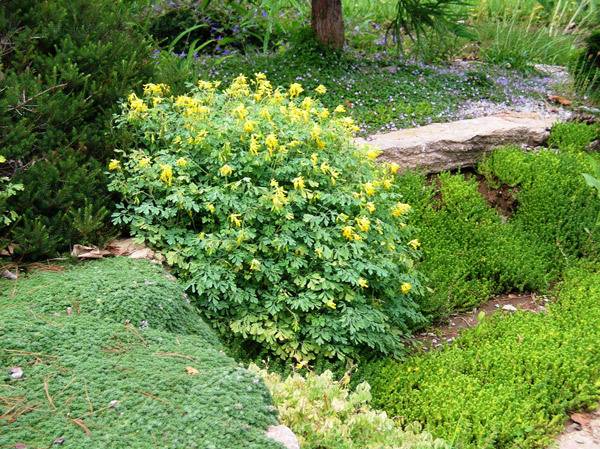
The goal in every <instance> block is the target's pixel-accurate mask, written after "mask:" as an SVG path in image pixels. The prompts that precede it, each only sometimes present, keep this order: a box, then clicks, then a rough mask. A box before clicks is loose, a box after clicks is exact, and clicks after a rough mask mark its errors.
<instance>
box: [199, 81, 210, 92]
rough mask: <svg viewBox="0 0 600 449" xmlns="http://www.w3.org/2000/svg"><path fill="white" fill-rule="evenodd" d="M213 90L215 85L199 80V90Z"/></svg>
mask: <svg viewBox="0 0 600 449" xmlns="http://www.w3.org/2000/svg"><path fill="white" fill-rule="evenodd" d="M212 88H213V84H212V83H211V82H210V81H204V80H199V81H198V89H204V90H210V89H212Z"/></svg>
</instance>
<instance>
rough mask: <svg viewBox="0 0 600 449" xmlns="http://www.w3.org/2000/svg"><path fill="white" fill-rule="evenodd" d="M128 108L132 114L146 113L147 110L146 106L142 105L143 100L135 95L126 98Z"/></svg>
mask: <svg viewBox="0 0 600 449" xmlns="http://www.w3.org/2000/svg"><path fill="white" fill-rule="evenodd" d="M128 100H129V107H130V108H131V110H132V111H133V112H140V113H141V112H146V111H147V110H148V105H146V103H144V100H142V99H141V98H138V96H137V95H136V94H130V95H129V97H128Z"/></svg>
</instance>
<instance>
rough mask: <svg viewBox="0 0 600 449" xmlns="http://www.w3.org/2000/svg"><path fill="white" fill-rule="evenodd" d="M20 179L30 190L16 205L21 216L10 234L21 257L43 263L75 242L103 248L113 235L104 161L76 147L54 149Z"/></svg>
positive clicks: (20, 175)
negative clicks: (109, 220)
mask: <svg viewBox="0 0 600 449" xmlns="http://www.w3.org/2000/svg"><path fill="white" fill-rule="evenodd" d="M14 179H15V181H18V182H20V183H21V184H22V185H24V186H26V187H27V188H26V189H25V190H24V191H23V192H21V194H20V195H18V196H15V197H14V198H13V202H12V205H13V207H14V208H15V209H17V210H19V211H20V215H21V220H20V221H19V222H17V224H16V226H14V227H13V228H12V230H11V233H10V237H11V239H12V241H13V242H14V243H15V254H17V255H18V256H20V257H23V258H27V259H39V258H42V257H44V256H48V255H55V254H56V253H57V252H58V251H59V250H61V249H65V248H68V247H69V245H71V244H73V243H80V244H94V243H100V244H102V243H104V242H105V241H106V240H108V239H109V238H110V237H111V235H112V232H111V231H110V229H109V227H108V223H107V221H108V218H109V215H110V212H109V208H110V207H111V201H110V198H109V195H108V192H107V189H106V176H105V174H104V172H103V169H102V165H101V164H100V163H99V162H98V161H96V160H94V159H91V158H89V157H87V156H84V155H81V154H80V153H78V152H76V151H74V150H72V149H64V150H63V151H51V152H50V151H49V152H48V153H47V154H46V155H45V158H44V160H41V161H38V162H36V163H35V164H33V165H32V166H31V167H30V168H28V169H27V170H25V171H23V172H20V173H18V174H17V175H16V176H15V177H14ZM40 233H42V234H44V235H47V237H44V238H39V235H40Z"/></svg>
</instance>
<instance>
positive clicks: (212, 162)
mask: <svg viewBox="0 0 600 449" xmlns="http://www.w3.org/2000/svg"><path fill="white" fill-rule="evenodd" d="M169 92H170V90H169V88H168V86H164V85H154V84H148V85H146V86H145V87H144V95H143V97H142V98H140V97H138V96H136V95H135V94H131V95H130V96H129V98H128V101H127V102H125V104H124V106H123V114H122V116H121V118H120V122H119V126H127V127H129V128H130V129H131V131H132V134H133V135H134V136H136V137H134V140H135V141H134V143H133V145H132V148H130V149H128V150H126V151H124V152H123V155H122V157H121V158H120V159H115V160H112V161H111V162H110V163H109V166H108V168H109V172H110V174H111V176H112V182H111V188H112V190H114V191H117V192H119V193H120V194H121V196H122V198H123V203H122V204H120V205H119V206H118V207H119V212H118V213H116V214H115V222H117V223H128V224H130V226H131V231H132V232H133V234H134V235H136V236H138V237H140V238H142V239H144V240H146V241H148V242H149V243H150V244H152V245H154V246H155V247H156V248H157V249H158V250H160V251H162V252H163V253H164V255H165V256H166V258H167V261H168V262H169V263H170V264H171V265H173V267H174V268H175V269H176V270H178V272H179V274H180V275H181V276H182V277H184V278H186V279H187V281H188V283H189V285H190V289H191V290H192V291H193V292H195V293H196V294H197V296H198V305H199V306H200V307H201V308H202V310H203V311H204V313H205V314H206V315H207V316H208V317H209V318H211V319H213V321H214V324H215V325H216V326H217V327H218V328H219V329H220V330H221V331H222V333H223V335H225V336H228V337H230V338H239V339H245V340H248V341H252V342H254V343H255V344H258V345H260V346H261V347H262V348H266V349H267V350H269V351H271V352H272V353H275V354H277V355H279V356H281V357H284V358H287V357H293V358H295V359H297V360H299V361H305V360H310V359H312V358H315V357H316V356H326V357H344V356H347V355H352V354H355V353H356V352H357V351H359V350H363V349H367V348H368V349H369V350H374V351H378V352H382V353H390V352H394V351H396V350H398V349H399V348H400V342H401V337H402V336H403V335H404V334H405V333H406V332H408V330H409V329H410V328H411V327H412V326H413V325H415V323H418V322H420V320H422V317H421V315H420V314H419V312H418V311H417V306H416V303H415V300H414V299H415V297H416V296H418V295H419V294H420V293H421V287H420V283H419V276H418V274H417V273H416V272H415V271H414V269H413V262H412V261H413V259H414V257H415V256H417V255H418V250H419V245H418V243H415V242H416V241H415V240H412V241H411V230H410V226H407V219H408V217H409V216H410V206H408V205H406V204H404V203H403V202H402V196H401V194H400V193H399V192H398V189H397V188H396V187H395V183H394V180H395V173H396V172H397V170H398V167H397V166H396V165H393V164H386V165H379V164H377V163H375V162H374V159H375V158H376V157H377V156H378V154H379V153H378V151H375V150H373V149H372V148H371V149H370V148H359V147H356V146H355V145H354V144H353V143H352V141H351V133H352V132H353V131H355V130H356V127H355V125H354V123H353V122H352V119H351V118H350V117H347V116H345V115H344V108H343V107H341V106H340V107H338V108H336V109H335V111H334V112H333V113H330V111H329V110H328V109H327V108H325V107H324V106H323V105H322V104H321V103H320V101H319V100H318V99H316V98H312V97H308V96H306V97H302V94H303V93H304V92H305V89H304V88H303V86H301V85H300V84H298V83H294V84H292V85H291V86H289V88H287V89H284V88H281V87H273V86H272V85H271V83H270V82H269V80H268V79H267V78H266V76H265V75H264V74H260V73H259V74H256V76H255V77H254V78H253V79H248V78H247V77H245V76H242V75H240V76H239V77H237V78H236V79H235V80H234V81H233V82H232V83H231V84H230V85H229V86H226V87H225V88H224V89H220V86H219V83H215V82H210V81H199V82H198V83H197V87H196V88H194V89H193V90H192V91H191V92H189V93H188V94H187V95H180V96H168V95H169ZM315 92H316V93H317V94H320V95H322V94H324V93H325V92H326V88H325V86H319V87H317V88H316V89H315ZM156 99H159V100H158V101H157V100H156Z"/></svg>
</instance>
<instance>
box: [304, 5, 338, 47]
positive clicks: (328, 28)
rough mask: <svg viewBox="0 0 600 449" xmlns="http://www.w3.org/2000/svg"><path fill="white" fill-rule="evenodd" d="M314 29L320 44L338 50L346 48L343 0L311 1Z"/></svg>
mask: <svg viewBox="0 0 600 449" xmlns="http://www.w3.org/2000/svg"><path fill="white" fill-rule="evenodd" d="M311 4H312V20H311V25H312V29H313V31H314V32H315V35H316V36H317V39H318V41H319V42H321V43H322V44H323V45H325V46H327V47H331V48H335V49H337V50H341V49H342V48H343V47H344V18H343V15H342V0H311Z"/></svg>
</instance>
